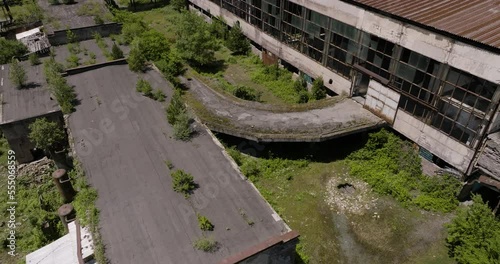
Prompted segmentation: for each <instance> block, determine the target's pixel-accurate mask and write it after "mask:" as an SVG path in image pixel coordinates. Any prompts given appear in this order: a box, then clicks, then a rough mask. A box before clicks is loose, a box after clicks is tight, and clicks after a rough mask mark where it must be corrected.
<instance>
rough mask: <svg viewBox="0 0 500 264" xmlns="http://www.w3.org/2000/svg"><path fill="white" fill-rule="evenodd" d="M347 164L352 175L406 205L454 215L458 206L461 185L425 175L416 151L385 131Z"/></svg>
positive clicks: (348, 160)
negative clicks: (457, 196)
mask: <svg viewBox="0 0 500 264" xmlns="http://www.w3.org/2000/svg"><path fill="white" fill-rule="evenodd" d="M347 162H348V165H349V169H350V173H351V175H354V176H357V177H360V178H361V179H363V180H364V181H366V182H367V183H368V184H370V185H371V186H372V188H373V189H374V190H375V191H376V192H378V193H381V194H387V195H391V196H393V197H394V198H395V199H396V200H398V201H400V202H401V203H402V204H403V205H416V206H418V207H420V208H423V209H426V210H432V211H441V212H449V211H452V210H454V209H455V208H456V207H457V205H458V200H457V199H456V193H457V191H458V190H459V188H460V185H461V184H460V182H459V181H458V180H457V179H455V178H453V177H452V176H449V175H443V176H433V177H428V176H426V175H423V174H422V169H421V163H420V157H419V156H418V153H417V152H416V151H415V149H414V148H413V147H412V146H411V145H410V143H409V142H406V141H403V140H402V139H400V138H399V137H397V136H396V135H394V134H392V133H390V132H388V131H386V130H381V131H379V132H376V133H372V134H370V136H369V139H368V142H367V143H366V145H365V146H364V147H363V148H362V149H360V150H358V151H356V152H353V153H352V154H350V155H349V156H348V158H347Z"/></svg>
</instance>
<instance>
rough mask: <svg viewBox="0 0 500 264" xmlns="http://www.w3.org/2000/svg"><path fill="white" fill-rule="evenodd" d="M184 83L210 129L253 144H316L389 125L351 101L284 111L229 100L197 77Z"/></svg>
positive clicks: (342, 100) (344, 100) (235, 99)
mask: <svg viewBox="0 0 500 264" xmlns="http://www.w3.org/2000/svg"><path fill="white" fill-rule="evenodd" d="M182 82H183V83H184V84H185V85H186V86H187V87H188V88H189V90H190V95H192V96H193V97H194V99H195V100H196V101H198V102H200V103H202V104H203V107H200V106H199V105H198V104H197V105H198V106H194V105H192V106H193V109H194V111H195V112H196V114H197V116H198V117H199V118H200V119H201V121H202V122H203V123H204V124H205V125H206V126H207V127H208V128H209V129H210V130H213V131H215V132H220V133H224V134H229V135H233V136H238V137H242V138H246V139H250V140H254V141H264V142H295V141H302V142H307V141H309V142H317V141H324V140H328V139H332V138H336V137H341V136H345V135H348V134H352V133H357V132H362V131H366V130H370V129H374V128H377V127H381V126H384V125H386V123H385V122H384V121H383V120H382V119H380V118H379V117H377V116H375V115H374V114H372V113H371V112H369V111H368V110H366V109H364V108H363V107H362V106H361V105H360V104H358V103H356V102H355V101H353V100H352V99H349V98H343V99H339V100H338V101H337V102H334V100H332V104H331V105H329V106H326V107H324V108H319V109H311V110H305V111H292V112H284V109H278V108H275V107H273V106H271V105H266V104H261V103H255V102H248V101H243V100H239V99H237V98H228V97H227V96H225V95H222V94H220V93H218V92H216V91H214V90H213V89H211V88H209V87H207V86H206V85H205V84H203V83H201V82H200V81H198V80H196V79H194V78H190V79H187V80H186V79H183V80H182Z"/></svg>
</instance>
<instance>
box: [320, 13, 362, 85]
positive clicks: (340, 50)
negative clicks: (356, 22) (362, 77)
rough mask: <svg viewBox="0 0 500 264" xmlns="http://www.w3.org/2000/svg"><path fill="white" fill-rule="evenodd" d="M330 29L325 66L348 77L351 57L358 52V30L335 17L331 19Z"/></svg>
mask: <svg viewBox="0 0 500 264" xmlns="http://www.w3.org/2000/svg"><path fill="white" fill-rule="evenodd" d="M330 30H331V33H330V44H329V46H328V54H327V55H328V58H327V61H326V66H327V67H328V68H330V69H332V70H334V71H336V72H337V73H339V74H341V75H343V76H345V77H349V75H350V71H351V66H352V64H353V59H354V57H355V56H356V54H357V52H358V47H359V44H358V38H359V30H358V29H356V28H355V27H353V26H350V25H347V24H345V23H342V22H340V21H337V20H335V19H331V24H330Z"/></svg>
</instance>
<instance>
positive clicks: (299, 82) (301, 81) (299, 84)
mask: <svg viewBox="0 0 500 264" xmlns="http://www.w3.org/2000/svg"><path fill="white" fill-rule="evenodd" d="M293 88H294V89H295V91H296V92H297V93H299V92H301V91H307V82H306V79H305V78H304V75H303V74H302V73H301V74H300V75H299V77H297V79H296V80H295V82H293Z"/></svg>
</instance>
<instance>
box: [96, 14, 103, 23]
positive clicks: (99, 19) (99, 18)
mask: <svg viewBox="0 0 500 264" xmlns="http://www.w3.org/2000/svg"><path fill="white" fill-rule="evenodd" d="M94 23H95V24H96V25H102V24H104V19H102V17H101V16H99V15H95V16H94Z"/></svg>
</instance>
